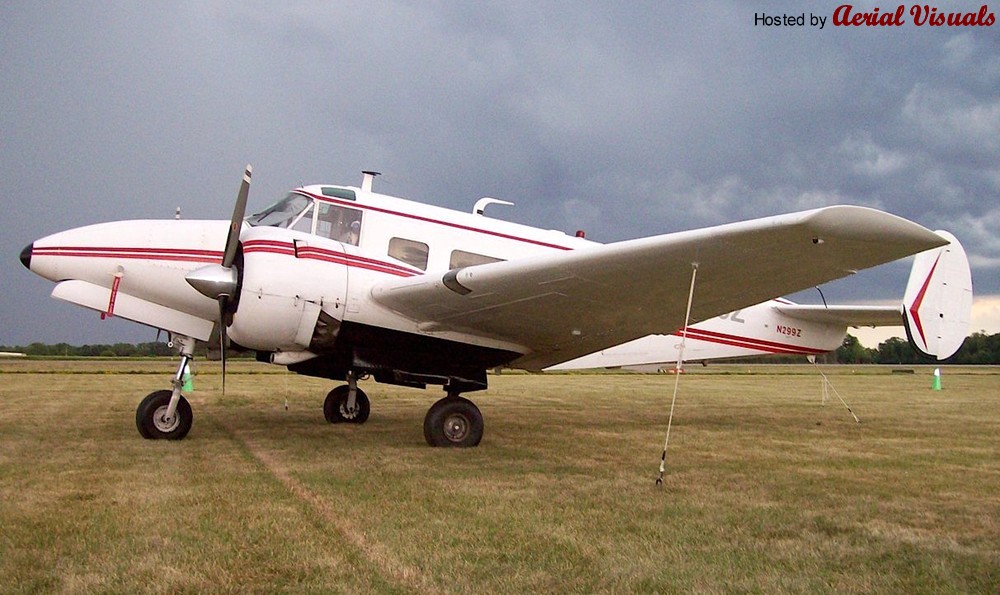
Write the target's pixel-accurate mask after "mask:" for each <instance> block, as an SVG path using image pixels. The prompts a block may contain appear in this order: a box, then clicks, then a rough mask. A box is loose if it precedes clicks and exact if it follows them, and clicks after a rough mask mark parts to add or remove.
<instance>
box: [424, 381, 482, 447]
mask: <svg viewBox="0 0 1000 595" xmlns="http://www.w3.org/2000/svg"><path fill="white" fill-rule="evenodd" d="M424 439H425V440H427V444H430V445H431V446H451V447H458V448H467V447H470V446H477V445H478V444H479V441H480V440H482V439H483V414H482V412H481V411H479V407H476V404H475V403H473V402H472V401H470V400H468V399H466V398H465V397H460V396H458V393H454V394H451V393H449V394H448V396H447V397H445V398H443V399H441V400H440V401H438V402H437V403H434V404H433V405H431V408H430V409H428V410H427V416H426V417H425V418H424Z"/></svg>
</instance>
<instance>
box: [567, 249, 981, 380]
mask: <svg viewBox="0 0 1000 595" xmlns="http://www.w3.org/2000/svg"><path fill="white" fill-rule="evenodd" d="M937 233H938V235H940V236H941V237H943V238H945V239H946V240H948V242H949V243H948V244H947V245H945V246H942V247H940V248H935V249H933V250H928V251H926V252H922V253H920V254H918V255H917V257H916V258H915V259H914V261H913V266H912V267H911V269H910V278H909V281H908V283H907V286H906V291H905V293H904V294H903V302H902V304H901V305H899V306H826V305H823V306H806V305H799V304H795V303H792V302H790V301H788V300H785V299H781V298H777V299H773V300H768V301H766V302H764V303H762V304H756V305H753V306H750V307H747V308H743V309H741V310H736V311H733V312H728V313H726V314H722V315H721V316H717V317H715V318H712V319H709V320H706V321H704V322H700V323H698V324H696V325H693V326H691V327H689V328H688V332H687V340H686V341H685V344H684V354H683V358H684V361H685V362H707V361H710V360H723V359H732V358H738V357H750V356H756V355H771V354H780V355H805V356H811V355H812V356H815V355H819V354H822V353H826V352H828V351H833V350H835V349H837V348H838V347H840V346H841V345H842V344H843V341H844V337H845V336H846V334H847V331H848V329H849V328H850V327H876V326H901V327H903V328H905V330H906V335H907V337H908V338H909V341H910V344H911V345H912V346H913V348H914V349H915V350H916V351H917V352H918V353H921V354H923V355H924V356H926V357H928V358H932V359H935V360H945V359H948V358H949V357H951V356H952V355H954V354H955V353H956V352H957V351H958V350H959V348H960V347H961V346H962V343H963V342H964V341H965V338H966V336H967V334H968V331H969V318H970V315H971V312H972V273H971V271H970V269H969V260H968V257H967V256H966V254H965V249H964V248H963V247H962V244H961V243H960V242H959V241H958V238H956V237H955V236H953V235H952V234H950V233H948V232H946V231H941V230H939V231H938V232H937ZM683 334H684V333H683V332H682V329H679V330H678V333H677V334H670V335H647V336H645V337H642V338H640V339H636V340H634V341H629V342H628V343H625V344H623V345H616V346H614V347H610V348H608V349H604V350H602V351H599V352H597V353H592V354H589V355H585V356H583V357H580V358H577V359H574V360H571V361H568V362H563V363H561V364H556V365H555V366H552V367H550V368H548V369H549V370H578V369H587V368H626V369H633V370H637V371H660V370H663V369H664V368H665V367H666V366H667V364H674V363H676V362H677V357H678V354H679V352H680V345H681V340H682V335H683Z"/></svg>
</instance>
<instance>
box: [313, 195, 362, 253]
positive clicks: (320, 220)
mask: <svg viewBox="0 0 1000 595" xmlns="http://www.w3.org/2000/svg"><path fill="white" fill-rule="evenodd" d="M361 216H362V212H361V210H360V209H351V208H348V207H342V206H340V205H332V204H329V203H325V202H321V203H319V214H318V216H317V218H316V235H320V236H323V237H324V238H330V239H332V240H337V241H338V242H343V243H345V244H352V245H354V246H357V245H358V240H359V239H360V237H361Z"/></svg>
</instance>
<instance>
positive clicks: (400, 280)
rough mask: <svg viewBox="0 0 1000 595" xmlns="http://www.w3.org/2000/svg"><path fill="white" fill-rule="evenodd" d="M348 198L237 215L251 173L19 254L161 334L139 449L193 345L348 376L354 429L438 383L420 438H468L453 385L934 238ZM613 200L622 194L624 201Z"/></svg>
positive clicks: (571, 354) (893, 225) (165, 429)
mask: <svg viewBox="0 0 1000 595" xmlns="http://www.w3.org/2000/svg"><path fill="white" fill-rule="evenodd" d="M375 175H376V173H375V172H365V173H364V177H363V181H362V184H361V186H360V187H351V186H334V185H314V186H306V187H303V188H298V189H295V190H293V191H291V192H290V193H289V194H288V195H287V196H286V197H284V198H283V199H281V200H280V201H278V202H277V203H275V204H274V205H272V206H270V207H268V208H266V209H264V210H263V211H261V212H259V213H257V214H255V215H252V216H250V217H249V218H246V219H244V213H245V210H246V203H247V197H248V194H249V189H250V176H251V169H250V167H249V166H247V168H246V172H245V174H244V177H243V182H242V184H241V185H240V189H239V193H238V195H237V200H236V206H235V208H234V210H233V215H232V218H231V220H230V221H228V222H227V221H185V220H175V219H166V220H142V221H119V222H113V223H103V224H97V225H89V226H86V227H80V228H76V229H71V230H68V231H64V232H60V233H56V234H53V235H50V236H47V237H44V238H41V239H39V240H36V241H35V242H34V243H32V244H30V245H28V246H27V247H25V249H24V250H23V251H22V252H21V262H22V263H23V264H24V266H26V267H27V268H28V269H30V270H31V271H32V272H34V273H37V274H38V275H41V276H42V277H45V278H47V279H50V280H52V281H54V282H56V286H55V288H54V289H53V291H52V295H53V297H56V298H58V299H62V300H66V301H69V302H72V303H74V304H79V305H81V306H84V307H86V308H89V309H92V310H96V311H97V312H100V313H101V315H102V316H119V317H122V318H125V319H128V320H133V321H136V322H139V323H142V324H146V325H149V326H152V327H155V328H158V329H163V330H166V331H168V332H169V334H170V338H171V344H172V345H173V346H175V347H176V348H177V349H178V352H179V354H180V357H181V361H180V364H179V366H178V368H177V373H176V374H175V376H174V379H173V381H172V389H171V390H160V391H155V392H152V393H150V394H149V395H148V396H147V397H146V398H145V399H143V400H142V402H141V403H140V404H139V406H138V408H137V410H136V426H137V428H138V430H139V433H140V434H141V435H142V436H143V437H145V438H166V439H180V438H183V437H184V436H185V435H187V433H188V431H189V430H190V429H191V425H192V421H193V414H192V411H191V406H190V404H189V403H188V401H187V399H186V398H184V396H183V395H182V392H181V391H182V386H183V382H182V375H183V372H184V370H185V369H186V367H187V364H188V363H189V361H190V360H191V358H192V356H193V353H194V348H195V344H196V342H198V341H203V342H208V343H210V344H212V345H219V347H220V348H221V357H222V369H223V387H224V386H225V362H226V348H227V347H230V342H232V344H233V347H240V348H243V349H248V350H253V351H256V353H257V359H258V360H260V361H263V362H269V363H273V364H278V365H283V366H287V367H288V369H289V370H291V371H294V372H297V373H299V374H305V375H308V376H317V377H321V378H329V379H334V380H342V381H346V383H347V384H346V385H343V386H339V387H337V388H334V389H333V390H332V391H330V393H329V394H328V395H327V397H326V400H325V401H324V405H323V412H324V415H325V417H326V419H327V420H328V421H330V422H333V423H338V422H346V423H364V421H365V420H366V419H367V418H368V415H369V412H370V402H369V399H368V397H367V395H366V394H365V393H364V391H362V390H361V389H360V388H358V386H357V382H358V380H359V379H361V378H363V377H367V376H371V377H373V378H374V379H375V380H376V381H378V382H384V383H389V384H395V385H401V386H409V387H418V388H425V387H426V385H428V384H433V385H440V386H443V387H444V391H445V394H446V396H445V397H444V398H443V399H441V400H439V401H437V402H436V403H435V404H434V405H432V406H431V408H430V409H429V411H428V412H427V415H426V416H425V418H424V436H425V438H426V440H427V442H428V443H429V444H430V445H432V446H458V447H467V446H475V445H477V444H478V443H479V442H480V440H481V438H482V435H483V427H484V424H483V417H482V414H481V413H480V411H479V409H478V407H476V405H475V404H473V403H472V402H471V401H469V400H468V399H466V398H464V397H462V396H460V395H461V394H462V393H468V392H471V391H476V390H482V389H485V388H486V385H487V376H486V371H487V370H488V369H491V368H497V367H503V366H510V367H516V368H523V369H527V370H542V369H544V368H548V367H551V366H554V365H556V364H559V363H562V362H566V361H570V360H573V359H576V358H579V357H581V356H584V355H587V354H591V353H595V352H599V351H601V350H604V349H607V348H609V347H612V346H615V345H620V344H623V343H627V342H629V341H633V340H635V339H638V338H640V337H644V336H646V335H653V334H657V333H660V334H662V333H670V332H674V331H676V330H677V329H679V328H683V327H684V326H685V322H686V319H687V308H686V304H687V303H688V301H689V299H688V298H689V295H690V293H691V292H690V287H691V285H692V281H694V280H696V287H695V292H694V300H693V303H692V304H691V308H690V320H691V321H692V322H695V323H699V322H704V321H708V320H710V319H712V318H714V317H717V316H719V315H721V314H725V313H726V312H735V311H737V310H741V309H745V308H748V307H750V306H752V305H754V304H758V303H760V302H762V301H764V300H768V299H771V298H774V297H777V296H782V295H787V294H790V293H793V292H796V291H799V290H802V289H806V288H809V287H813V286H814V285H816V284H818V283H822V282H826V281H829V280H832V279H836V278H839V277H844V276H846V275H850V274H852V273H853V272H855V271H857V270H859V269H864V268H868V267H872V266H875V265H878V264H882V263H885V262H890V261H893V260H896V259H898V258H902V257H904V256H909V255H911V254H916V253H919V252H923V251H925V250H930V249H933V248H936V247H940V246H944V245H946V244H947V243H948V239H947V238H945V237H942V236H941V235H939V234H937V233H935V232H933V231H930V230H928V229H926V228H924V227H922V226H920V225H918V224H916V223H913V222H911V221H907V220H905V219H901V218H899V217H896V216H894V215H890V214H888V213H884V212H881V211H877V210H874V209H869V208H863V207H855V206H833V207H827V208H822V209H816V210H811V211H803V212H798V213H791V214H787V215H780V216H776V217H766V218H763V219H755V220H751V221H744V222H741V223H731V224H728V225H720V226H717V227H710V228H705V229H698V230H692V231H683V232H678V233H670V234H665V235H658V236H653V237H647V238H641V239H635V240H629V241H624V242H615V243H611V244H605V245H601V244H598V243H595V242H591V241H588V240H586V239H584V238H583V237H574V236H568V235H566V234H563V233H561V232H558V231H547V230H543V229H538V228H534V227H529V226H525V225H518V224H514V223H509V222H505V221H499V220H495V219H491V218H488V217H485V216H483V215H482V211H483V210H484V209H485V208H486V205H487V204H489V203H490V202H495V201H494V200H492V199H490V200H485V201H480V202H479V203H477V208H476V209H475V210H474V211H475V212H472V213H463V212H458V211H454V210H449V209H443V208H439V207H433V206H429V205H425V204H420V203H416V202H411V201H407V200H402V199H399V198H394V197H391V196H386V195H383V194H378V193H375V192H373V191H372V181H373V179H374V177H375ZM623 191H625V190H623Z"/></svg>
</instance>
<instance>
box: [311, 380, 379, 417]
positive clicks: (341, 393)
mask: <svg viewBox="0 0 1000 595" xmlns="http://www.w3.org/2000/svg"><path fill="white" fill-rule="evenodd" d="M350 393H351V389H350V387H349V386H347V385H346V384H345V385H343V386H338V387H337V388H335V389H333V390H331V391H330V393H329V394H328V395H326V400H325V401H323V417H325V418H326V421H328V422H330V423H332V424H339V423H348V424H363V423H365V422H366V421H368V415H369V414H370V413H371V411H372V406H371V402H370V401H369V400H368V395H366V394H365V391H363V390H361V389H360V388H355V389H354V399H353V401H354V402H353V403H351V394H350Z"/></svg>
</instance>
